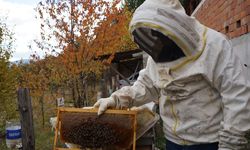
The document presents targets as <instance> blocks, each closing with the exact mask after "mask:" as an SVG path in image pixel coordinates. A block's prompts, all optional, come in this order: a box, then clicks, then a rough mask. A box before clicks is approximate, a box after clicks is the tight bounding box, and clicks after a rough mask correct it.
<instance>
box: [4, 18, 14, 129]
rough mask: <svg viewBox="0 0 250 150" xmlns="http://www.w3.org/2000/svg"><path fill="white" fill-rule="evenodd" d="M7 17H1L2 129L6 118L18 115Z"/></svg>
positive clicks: (11, 43) (11, 42) (11, 45)
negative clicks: (10, 59)
mask: <svg viewBox="0 0 250 150" xmlns="http://www.w3.org/2000/svg"><path fill="white" fill-rule="evenodd" d="M5 21H6V19H5V18H3V17H2V18H0V87H1V88H0V103H1V105H0V113H1V116H0V131H1V130H2V129H3V125H4V124H5V122H4V121H5V120H6V119H10V118H13V117H15V115H16V108H17V104H16V94H15V92H16V86H15V85H16V82H15V78H16V76H15V71H14V70H13V69H12V66H11V63H10V61H9V58H10V57H11V54H12V53H13V42H14V39H13V33H12V32H11V31H10V30H9V29H8V27H7V25H6V23H5Z"/></svg>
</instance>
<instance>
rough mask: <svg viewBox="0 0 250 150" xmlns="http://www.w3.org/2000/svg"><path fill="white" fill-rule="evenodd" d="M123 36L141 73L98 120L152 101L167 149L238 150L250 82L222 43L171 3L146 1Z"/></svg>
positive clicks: (248, 125) (249, 105)
mask: <svg viewBox="0 0 250 150" xmlns="http://www.w3.org/2000/svg"><path fill="white" fill-rule="evenodd" d="M130 32H131V36H132V38H133V40H134V42H135V43H136V44H137V45H138V46H139V47H140V49H142V50H144V51H145V52H146V53H147V54H148V55H149V58H148V61H147V65H146V68H145V69H143V70H141V71H140V74H139V77H138V79H137V81H136V82H135V83H134V84H133V86H126V87H123V88H122V89H120V90H118V91H116V92H114V93H113V94H112V95H111V96H110V97H109V98H102V99H99V100H98V101H97V102H96V104H95V105H94V106H95V107H99V112H98V114H99V115H100V114H102V113H103V112H104V111H105V110H106V109H107V108H118V109H121V108H124V107H132V106H140V105H143V104H145V103H148V102H151V101H153V100H157V99H158V100H159V107H160V115H161V118H162V120H163V128H164V133H165V138H166V146H167V150H183V149H185V150H218V149H219V150H241V149H242V150H245V149H246V147H245V146H246V144H247V139H246V138H245V133H246V131H247V130H249V129H250V100H249V99H250V83H249V81H247V79H246V75H245V74H246V73H245V71H246V70H245V68H244V66H243V65H242V63H241V62H240V60H239V58H237V57H236V56H235V55H234V54H233V50H232V45H231V43H230V42H229V41H228V39H227V38H226V37H225V36H224V35H222V34H221V33H218V32H216V31H214V30H212V29H210V28H208V27H206V26H204V25H202V24H200V23H199V22H198V21H197V20H196V19H195V18H194V17H190V16H187V15H186V14H185V10H184V9H183V7H182V6H181V4H180V3H179V1H178V0H146V1H145V2H144V3H143V4H142V5H141V6H140V7H139V8H137V10H136V11H135V13H134V16H133V18H132V21H131V23H130Z"/></svg>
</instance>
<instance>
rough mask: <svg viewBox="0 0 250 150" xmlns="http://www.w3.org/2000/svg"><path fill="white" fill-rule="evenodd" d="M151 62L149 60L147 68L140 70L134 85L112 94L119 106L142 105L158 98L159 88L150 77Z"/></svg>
mask: <svg viewBox="0 0 250 150" xmlns="http://www.w3.org/2000/svg"><path fill="white" fill-rule="evenodd" d="M150 63H151V61H148V63H147V65H146V68H145V69H143V70H141V71H140V73H139V77H138V78H137V80H136V82H135V83H134V84H133V85H132V86H125V87H123V88H121V89H120V90H117V91H116V92H114V93H113V94H112V95H111V97H112V98H113V99H114V100H115V102H116V105H117V106H116V107H117V108H123V107H132V106H141V105H143V104H146V103H148V102H151V101H153V100H158V98H159V90H158V89H157V88H156V87H155V86H154V85H153V81H152V79H151V78H150V73H149V70H150V66H151V64H150Z"/></svg>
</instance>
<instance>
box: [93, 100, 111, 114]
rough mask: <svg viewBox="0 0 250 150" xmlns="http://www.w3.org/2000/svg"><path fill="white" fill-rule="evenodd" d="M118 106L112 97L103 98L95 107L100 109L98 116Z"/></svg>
mask: <svg viewBox="0 0 250 150" xmlns="http://www.w3.org/2000/svg"><path fill="white" fill-rule="evenodd" d="M115 106H116V104H115V100H114V99H113V98H111V97H108V98H101V99H99V100H98V101H97V102H96V103H95V104H94V107H95V108H98V107H99V109H98V113H97V114H98V115H101V114H103V113H104V112H105V111H106V110H107V109H108V108H114V107H115Z"/></svg>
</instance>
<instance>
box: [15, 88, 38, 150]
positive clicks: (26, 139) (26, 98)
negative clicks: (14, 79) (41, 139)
mask: <svg viewBox="0 0 250 150" xmlns="http://www.w3.org/2000/svg"><path fill="white" fill-rule="evenodd" d="M17 96H18V97H17V98H18V108H19V113H20V121H21V128H22V147H23V149H24V150H35V134H34V126H33V115H32V105H31V97H30V94H29V89H27V88H20V89H19V90H18V92H17Z"/></svg>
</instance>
